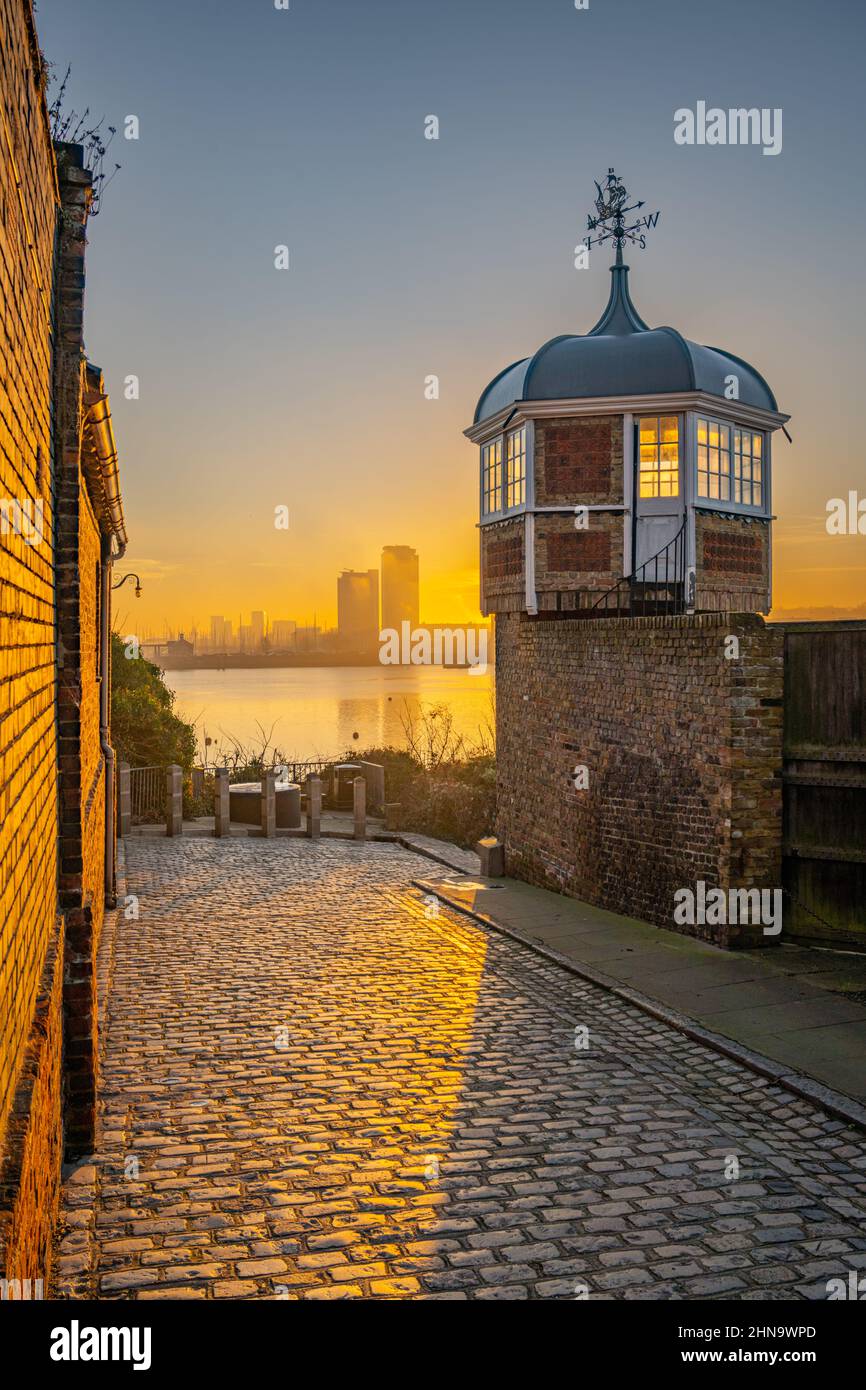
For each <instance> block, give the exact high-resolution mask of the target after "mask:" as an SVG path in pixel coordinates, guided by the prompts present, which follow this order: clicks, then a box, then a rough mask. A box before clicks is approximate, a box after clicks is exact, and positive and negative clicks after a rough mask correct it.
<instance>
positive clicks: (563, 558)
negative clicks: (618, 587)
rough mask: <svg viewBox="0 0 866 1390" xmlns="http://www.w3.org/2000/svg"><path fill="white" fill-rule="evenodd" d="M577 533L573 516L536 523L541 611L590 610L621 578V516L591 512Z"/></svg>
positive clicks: (617, 513)
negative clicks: (583, 527)
mask: <svg viewBox="0 0 866 1390" xmlns="http://www.w3.org/2000/svg"><path fill="white" fill-rule="evenodd" d="M588 521H589V525H588V526H587V528H586V529H585V530H577V529H576V528H575V525H574V516H572V515H567V516H539V517H538V518H537V519H536V523H535V589H536V593H537V595H538V608H539V611H543V610H546V609H559V610H562V611H568V610H573V609H574V608H576V607H578V608H579V607H588V606H591V604H592V603H593V602H594V600H595V599H596V598H597V597H598V596H599V595H600V594H603V593H604V592H605V591H606V590H607V589H610V588H611V587H612V586H613V585H614V584H615V583H616V581H617V580H618V579H619V578H620V576H621V575H622V572H623V521H622V513H621V512H590V513H589V518H588Z"/></svg>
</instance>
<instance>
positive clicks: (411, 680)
mask: <svg viewBox="0 0 866 1390" xmlns="http://www.w3.org/2000/svg"><path fill="white" fill-rule="evenodd" d="M165 678H166V684H167V685H168V686H169V687H170V688H171V689H172V690H174V691H175V692H176V695H177V710H178V713H180V714H182V715H183V716H184V718H186V719H189V720H191V721H194V723H195V726H196V733H197V735H198V740H199V753H200V754H201V753H202V752H203V738H204V736H205V734H207V735H208V736H209V737H210V738H212V739H214V740H215V745H214V746H212V747H211V748H210V749H209V750H208V753H209V759H210V761H213V760H214V756H215V755H216V758H217V760H218V759H219V755H220V753H221V752H226V753H228V752H230V750H231V748H232V746H233V743H234V742H236V743H239V744H241V745H242V746H243V747H244V748H245V749H249V748H251V749H252V750H253V751H258V750H259V749H260V748H261V744H262V736H261V730H260V727H259V726H263V727H264V729H265V731H266V732H267V733H269V734H270V748H271V751H273V750H274V749H276V750H278V751H279V753H280V754H282V755H284V756H285V757H286V758H287V759H298V760H301V759H307V758H316V757H329V756H332V755H335V754H342V753H345V752H346V751H347V749H352V748H354V749H357V750H358V751H359V752H360V751H361V750H363V749H364V748H373V747H383V746H393V747H396V748H403V747H405V745H406V735H405V729H404V721H405V719H406V717H407V715H411V716H413V717H415V718H417V716H418V714H419V713H420V712H421V710H422V709H426V710H429V709H432V708H433V707H435V706H437V705H446V706H447V707H448V709H449V710H450V711H451V714H452V716H453V719H454V727H455V730H456V731H457V732H458V733H459V734H461V735H463V737H464V738H465V739H466V740H467V742H469V743H477V742H479V740H480V739H481V738H482V737H483V736H484V735H487V734H488V726H492V723H493V672H492V670H489V671H488V672H487V673H486V674H484V675H470V674H469V672H468V671H466V670H448V669H446V668H445V667H441V666H348V667H347V666H342V667H340V666H316V667H282V668H278V669H268V670H264V669H258V668H254V669H246V670H239V671H167V672H166V677H165ZM272 726H273V732H272V733H271V728H272ZM355 734H357V735H358V737H357V738H355V737H354V735H355ZM488 737H489V735H488Z"/></svg>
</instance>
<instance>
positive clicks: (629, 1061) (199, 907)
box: [54, 839, 866, 1300]
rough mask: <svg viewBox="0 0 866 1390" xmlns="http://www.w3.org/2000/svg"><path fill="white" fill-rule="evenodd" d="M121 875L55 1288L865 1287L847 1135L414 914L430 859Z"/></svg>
mask: <svg viewBox="0 0 866 1390" xmlns="http://www.w3.org/2000/svg"><path fill="white" fill-rule="evenodd" d="M126 854H127V861H128V871H129V879H128V892H129V893H130V894H133V895H135V896H136V897H137V898H138V899H139V903H140V917H139V920H138V921H135V920H125V918H124V917H123V915H122V914H119V922H118V926H117V932H116V937H115V938H114V946H113V958H112V960H107V958H106V959H104V960H103V967H104V969H105V970H106V971H107V970H108V968H109V966H111V970H112V987H111V992H110V995H109V998H108V1009H107V1014H108V1028H107V1040H106V1042H105V1055H104V1061H103V1071H102V1084H101V1105H102V1136H101V1140H100V1147H99V1150H98V1152H97V1153H96V1154H94V1155H93V1156H92V1157H90V1158H88V1159H87V1160H85V1161H84V1162H82V1163H81V1164H79V1165H78V1166H77V1167H76V1169H75V1170H74V1171H73V1172H72V1173H71V1174H69V1176H68V1179H67V1182H66V1185H65V1194H64V1210H63V1218H62V1223H61V1231H60V1236H59V1241H58V1250H57V1256H56V1262H55V1265H56V1268H55V1288H54V1294H55V1297H59V1298H86V1297H94V1296H96V1297H99V1298H139V1299H153V1298H172V1299H177V1298H184V1299H221V1298H267V1299H273V1298H289V1299H298V1298H303V1299H344V1298H424V1299H525V1298H548V1299H574V1298H576V1297H589V1298H590V1299H595V1298H602V1299H633V1298H641V1299H643V1298H650V1299H654V1298H672V1299H691V1298H720V1299H731V1300H738V1299H752V1298H760V1299H764V1298H770V1299H800V1298H824V1297H826V1281H827V1280H828V1279H830V1278H838V1277H843V1278H844V1277H846V1276H847V1272H848V1271H849V1270H851V1269H856V1270H860V1269H866V1226H864V1215H866V1136H864V1135H863V1134H862V1133H860V1132H859V1131H857V1130H855V1129H852V1128H846V1126H845V1125H844V1124H843V1123H842V1122H841V1121H839V1120H835V1119H833V1118H831V1117H830V1116H828V1115H827V1114H826V1113H824V1112H823V1111H821V1110H819V1109H818V1108H816V1107H815V1106H813V1105H812V1104H811V1103H810V1102H807V1101H805V1100H800V1099H799V1098H796V1097H792V1096H791V1095H790V1094H789V1093H787V1092H786V1091H784V1090H782V1089H780V1088H779V1087H778V1086H776V1085H775V1084H773V1083H772V1082H770V1081H768V1080H766V1079H764V1078H762V1077H759V1076H756V1075H755V1074H753V1073H752V1072H750V1071H748V1070H746V1069H744V1068H743V1067H742V1066H741V1065H739V1064H738V1063H736V1062H734V1061H733V1060H731V1059H728V1058H725V1057H722V1056H720V1055H718V1054H717V1053H715V1052H713V1051H711V1050H709V1049H707V1048H706V1047H704V1046H703V1045H701V1044H698V1043H695V1042H692V1041H690V1040H689V1039H688V1038H686V1037H685V1036H683V1035H682V1034H680V1033H678V1032H676V1031H675V1030H673V1029H671V1028H669V1027H668V1026H667V1025H664V1024H662V1023H659V1022H657V1021H656V1020H654V1019H653V1018H651V1017H650V1016H649V1015H647V1014H645V1013H643V1012H641V1011H640V1010H639V1009H637V1008H635V1007H633V1006H631V1005H630V1004H627V1003H626V1002H625V1001H622V1000H619V999H617V998H616V997H615V996H613V995H610V994H608V993H607V992H606V991H604V990H603V989H601V988H599V987H598V986H596V985H593V984H590V983H588V982H585V981H583V980H581V979H579V978H577V977H575V976H573V975H572V974H570V973H569V972H568V971H567V970H565V969H563V968H562V967H560V966H559V965H556V964H555V963H552V962H550V961H547V960H545V959H544V958H542V957H540V956H538V955H537V954H535V953H534V952H532V951H531V950H529V949H528V948H525V947H523V946H521V945H520V944H519V943H516V942H514V941H511V940H509V939H507V938H504V937H502V936H498V935H497V934H496V933H493V932H487V931H486V930H485V929H483V928H482V927H480V926H476V925H475V924H474V923H472V922H470V921H469V920H468V919H466V918H465V917H462V916H461V915H459V914H458V913H455V912H452V911H451V910H450V909H446V908H441V907H438V906H436V905H434V904H433V903H432V902H426V901H425V900H424V898H423V897H422V896H421V894H420V893H418V892H417V891H416V890H414V889H413V888H412V887H411V879H412V878H413V877H415V878H417V877H419V875H420V876H423V875H424V874H425V873H428V872H429V868H430V864H429V860H425V859H422V858H421V857H420V856H418V855H416V854H413V853H410V852H408V851H406V850H404V849H400V848H398V847H397V846H394V845H388V844H367V845H356V844H353V843H351V842H344V841H336V840H334V841H327V842H321V843H318V844H311V843H308V842H305V841H301V840H277V841H266V840H253V839H249V840H229V841H209V840H204V839H176V840H149V839H137V840H130V841H127V844H126ZM105 950H106V952H110V951H111V946H110V943H109V941H108V940H107V941H106V946H105ZM106 960H107V963H106ZM576 1030H577V1031H576ZM581 1030H586V1031H585V1032H584V1031H581ZM584 1043H585V1044H586V1045H585V1046H584V1045H583V1044H584Z"/></svg>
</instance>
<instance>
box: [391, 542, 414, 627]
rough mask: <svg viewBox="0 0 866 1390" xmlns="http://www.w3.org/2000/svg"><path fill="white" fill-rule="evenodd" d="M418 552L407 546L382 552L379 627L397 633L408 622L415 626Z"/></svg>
mask: <svg viewBox="0 0 866 1390" xmlns="http://www.w3.org/2000/svg"><path fill="white" fill-rule="evenodd" d="M418 619H419V608H418V552H417V550H413V549H412V547H411V546H410V545H386V546H384V547H383V549H382V627H383V629H384V628H394V629H395V630H396V631H397V632H400V630H401V628H400V624H401V623H403V622H406V621H408V622H409V624H410V626H411V627H412V628H416V627H417V626H418Z"/></svg>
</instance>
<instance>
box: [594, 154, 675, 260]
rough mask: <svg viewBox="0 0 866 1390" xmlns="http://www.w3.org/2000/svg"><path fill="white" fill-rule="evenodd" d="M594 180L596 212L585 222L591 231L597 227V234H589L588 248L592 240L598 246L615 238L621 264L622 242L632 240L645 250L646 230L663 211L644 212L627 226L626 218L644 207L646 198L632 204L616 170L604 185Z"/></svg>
mask: <svg viewBox="0 0 866 1390" xmlns="http://www.w3.org/2000/svg"><path fill="white" fill-rule="evenodd" d="M593 183H594V184H595V187H596V192H597V193H598V197H597V198H596V200H595V211H596V215H595V217H593V216H592V215H591V214H590V216H589V217H587V219H586V225H587V229H588V230H589V231H590V232H594V231H596V230H597V231H598V236H596V237H591V236H588V237H587V238H586V241H585V245H586V246H587V248H589V247H591V246H592V244H593V242H594V243H595V245H596V246H602V245H603V244H604V243H605V242H606V241H615V242H616V264H617V265H622V244H623V242H624V241H628V242H631V243H632V244H633V245H635V246H639V247H640V249H641V250H643V249H644V247H645V246H646V233H647V230H648V229H649V228H651V227H654V226H655V225H656V223H657V222H658V220H659V216H660V214H659V213H658V212H649V213H645V214H644V215H643V216H642V217H638V219H637V220H636V221H635V222H632V223H631V224H630V225H627V223H626V218H627V217H628V215H629V213H630V212H637V210H638V208H642V207H643V200H641V201H640V202H638V203H629V201H628V193H627V192H626V188H625V184H624V183H623V182H622V180H621V179H620V178H619V177H618V176H617V175H616V174H615V173H614V171H613V169H608V171H607V180H606V182H605V186H604V188H602V186H601V184H600V183H598V182H597V180H595V179H593Z"/></svg>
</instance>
